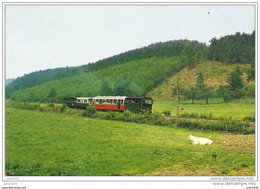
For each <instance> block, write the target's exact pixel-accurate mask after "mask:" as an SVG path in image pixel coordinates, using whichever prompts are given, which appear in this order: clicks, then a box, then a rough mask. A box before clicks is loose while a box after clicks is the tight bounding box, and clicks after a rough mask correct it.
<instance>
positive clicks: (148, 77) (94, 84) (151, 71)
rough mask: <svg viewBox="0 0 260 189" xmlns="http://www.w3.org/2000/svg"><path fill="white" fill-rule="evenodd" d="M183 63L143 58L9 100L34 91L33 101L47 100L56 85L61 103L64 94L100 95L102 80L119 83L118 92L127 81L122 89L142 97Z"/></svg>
mask: <svg viewBox="0 0 260 189" xmlns="http://www.w3.org/2000/svg"><path fill="white" fill-rule="evenodd" d="M185 65H186V62H184V61H182V60H181V58H180V57H175V58H150V59H142V60H138V61H135V62H127V63H125V64H123V65H115V66H110V67H108V68H105V69H101V70H99V71H93V72H91V73H86V74H81V75H76V76H73V77H67V78H64V79H60V80H54V81H51V82H47V83H44V84H41V85H38V86H35V87H31V88H28V89H22V90H19V91H16V92H14V93H13V94H12V95H11V97H10V99H11V100H17V101H23V102H28V100H29V98H28V97H29V96H30V94H31V93H33V94H34V98H33V100H34V101H41V102H48V101H49V98H48V96H49V93H50V90H51V89H52V88H55V90H56V93H57V94H58V102H63V98H64V97H68V96H76V95H77V94H80V95H81V96H97V95H100V92H101V85H102V84H103V82H105V81H107V82H108V83H109V86H118V87H119V88H117V89H116V91H119V92H120V90H118V89H120V85H121V84H122V83H126V84H127V86H125V89H124V90H126V89H127V90H126V91H123V92H124V93H125V92H127V93H126V94H129V93H130V94H132V95H135V96H142V95H144V94H145V93H147V92H148V91H149V90H151V89H152V88H154V87H155V86H156V85H158V84H159V83H160V82H162V81H163V80H164V79H165V77H167V76H169V75H170V74H173V73H175V72H177V71H179V70H180V69H181V68H183V67H184V66H185ZM137 68H138V69H137ZM120 78H121V79H120ZM116 82H117V85H116ZM120 83H121V84H120ZM121 86H122V85H121ZM113 90H114V89H113ZM114 91H115V90H114Z"/></svg>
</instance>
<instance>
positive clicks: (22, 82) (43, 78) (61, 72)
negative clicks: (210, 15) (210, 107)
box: [6, 40, 207, 99]
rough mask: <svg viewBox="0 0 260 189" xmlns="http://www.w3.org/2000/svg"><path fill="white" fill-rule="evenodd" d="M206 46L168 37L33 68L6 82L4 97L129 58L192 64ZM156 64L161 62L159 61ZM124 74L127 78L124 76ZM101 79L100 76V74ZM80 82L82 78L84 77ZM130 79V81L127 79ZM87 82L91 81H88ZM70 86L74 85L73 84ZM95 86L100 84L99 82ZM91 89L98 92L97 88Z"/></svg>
mask: <svg viewBox="0 0 260 189" xmlns="http://www.w3.org/2000/svg"><path fill="white" fill-rule="evenodd" d="M205 50H206V45H205V44H203V43H199V42H197V41H188V40H177V41H169V42H165V43H156V44H152V45H149V46H147V47H144V48H140V49H136V50H132V51H128V52H125V53H122V54H119V55H115V56H113V57H110V58H107V59H103V60H100V61H98V62H96V63H92V64H87V65H83V66H79V67H71V68H68V67H67V68H57V69H48V70H45V71H39V72H33V73H30V74H28V75H25V76H23V77H20V78H18V79H16V80H15V81H14V82H13V83H12V84H11V85H9V86H7V87H6V98H9V97H10V96H12V95H11V94H12V93H14V92H15V91H18V90H22V89H26V88H30V87H33V86H39V85H40V84H44V83H47V82H50V81H55V80H60V79H65V78H69V77H74V76H77V75H84V74H87V73H91V74H90V75H92V72H93V71H99V70H102V69H105V68H109V67H111V66H116V65H121V66H124V64H126V63H129V62H135V61H138V60H142V59H151V58H152V57H155V58H158V59H165V58H169V57H175V56H179V57H181V59H182V61H183V62H185V64H193V63H194V62H196V61H199V60H200V59H202V58H206V56H207V54H206V51H205ZM158 64H160V63H159V62H158ZM130 67H131V66H130ZM134 70H135V67H134V66H133V67H132V71H133V72H134ZM109 74H110V73H109ZM106 75H107V74H106ZM123 77H124V78H126V79H128V78H127V77H125V76H123ZM79 78H80V76H79ZM100 79H101V80H103V78H100ZM161 80H162V79H161ZM66 81H68V82H69V81H70V79H67V80H66ZM79 82H84V80H83V81H79ZM111 82H112V81H111ZM129 82H132V81H130V80H129ZM90 83H92V82H91V81H90ZM148 83H150V82H148ZM156 83H158V82H156ZM153 85H154V84H153ZM151 87H153V86H151ZM151 87H150V88H151ZM71 88H73V86H72V87H71ZM98 88H100V86H99V87H98ZM145 90H146V89H145ZM22 91H24V90H22ZM22 91H21V92H22ZM94 91H95V90H94ZM93 93H94V94H97V93H96V92H93ZM138 94H140V93H138ZM142 94H143V93H142ZM13 98H14V97H12V98H11V99H13ZM21 99H22V98H21Z"/></svg>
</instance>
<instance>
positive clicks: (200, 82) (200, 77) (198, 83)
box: [196, 72, 204, 85]
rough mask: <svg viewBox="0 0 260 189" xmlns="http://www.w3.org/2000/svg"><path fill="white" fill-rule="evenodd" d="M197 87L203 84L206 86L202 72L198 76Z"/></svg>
mask: <svg viewBox="0 0 260 189" xmlns="http://www.w3.org/2000/svg"><path fill="white" fill-rule="evenodd" d="M196 81H197V85H201V84H204V77H203V75H202V73H201V72H199V74H198V76H197V80H196Z"/></svg>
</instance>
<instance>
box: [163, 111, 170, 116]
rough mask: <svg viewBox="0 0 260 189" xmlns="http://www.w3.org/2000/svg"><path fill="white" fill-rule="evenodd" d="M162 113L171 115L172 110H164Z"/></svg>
mask: <svg viewBox="0 0 260 189" xmlns="http://www.w3.org/2000/svg"><path fill="white" fill-rule="evenodd" d="M162 113H163V114H164V115H165V116H170V115H171V111H169V110H164V111H163V112H162Z"/></svg>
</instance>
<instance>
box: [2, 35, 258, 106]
mask: <svg viewBox="0 0 260 189" xmlns="http://www.w3.org/2000/svg"><path fill="white" fill-rule="evenodd" d="M254 39H255V32H253V33H252V34H244V33H243V34H240V33H236V34H235V35H229V36H224V37H221V38H220V39H217V38H213V39H212V40H211V41H210V42H211V44H210V46H206V44H204V43H199V42H198V41H188V40H175V41H168V42H164V43H161V42H159V43H155V44H151V45H149V46H147V47H143V48H139V49H135V50H131V51H128V52H124V53H121V54H119V55H115V56H113V57H109V58H106V59H103V60H99V61H97V62H95V63H90V64H87V65H82V66H79V67H67V68H57V69H48V70H45V71H39V72H33V73H30V74H26V75H24V76H23V77H20V78H17V79H16V80H14V81H13V82H12V84H10V85H8V86H6V98H10V99H11V100H17V101H44V102H47V101H56V99H58V100H59V101H62V98H63V97H66V96H96V95H128V96H141V95H145V94H147V93H148V92H149V91H150V90H152V89H153V88H154V87H156V86H158V85H159V84H160V83H161V82H163V81H164V80H165V79H166V78H168V77H170V76H172V75H174V73H177V72H178V71H179V70H180V69H181V68H184V67H185V66H188V68H189V69H192V68H193V67H194V66H195V65H197V64H199V63H201V62H205V61H207V60H212V61H213V62H215V61H218V62H220V64H222V63H223V64H234V63H241V64H248V63H250V64H251V67H250V68H251V69H250V71H248V78H251V80H253V79H254V67H255V66H254V63H255V62H254V54H255V41H254ZM75 56H76V55H75Z"/></svg>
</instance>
